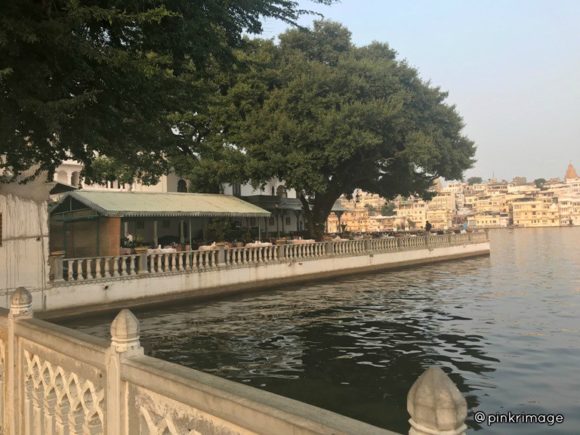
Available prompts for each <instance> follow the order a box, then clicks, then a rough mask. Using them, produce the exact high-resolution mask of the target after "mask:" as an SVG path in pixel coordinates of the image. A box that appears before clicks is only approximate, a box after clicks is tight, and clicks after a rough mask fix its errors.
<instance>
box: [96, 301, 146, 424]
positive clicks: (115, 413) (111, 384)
mask: <svg viewBox="0 0 580 435" xmlns="http://www.w3.org/2000/svg"><path fill="white" fill-rule="evenodd" d="M139 333H140V326H139V320H137V318H136V317H135V315H134V314H133V313H132V312H131V311H129V310H127V309H124V310H121V312H120V313H119V314H118V315H117V317H115V320H113V323H111V346H110V347H109V349H108V350H107V354H106V371H107V387H106V396H105V403H106V406H107V411H106V414H105V433H106V434H107V435H117V434H120V433H123V431H122V430H121V428H122V422H121V419H122V416H123V415H125V418H127V416H126V411H127V410H126V409H125V405H126V404H125V403H124V400H123V393H122V391H121V364H122V363H123V360H124V359H125V358H130V357H133V356H137V357H138V356H141V355H143V348H142V347H141V343H140V340H139V338H140V337H139Z"/></svg>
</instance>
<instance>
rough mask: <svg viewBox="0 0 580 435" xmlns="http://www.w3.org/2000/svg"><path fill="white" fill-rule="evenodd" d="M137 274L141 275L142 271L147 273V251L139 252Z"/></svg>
mask: <svg viewBox="0 0 580 435" xmlns="http://www.w3.org/2000/svg"><path fill="white" fill-rule="evenodd" d="M138 256H139V272H138V274H139V275H143V274H144V273H149V268H148V267H147V251H145V252H143V251H141V252H139V253H138Z"/></svg>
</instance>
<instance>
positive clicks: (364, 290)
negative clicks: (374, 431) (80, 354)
mask: <svg viewBox="0 0 580 435" xmlns="http://www.w3.org/2000/svg"><path fill="white" fill-rule="evenodd" d="M490 234H491V243H492V255H491V256H490V257H480V258H474V259H468V260H461V261H453V262H446V263H439V264H433V265H429V266H421V267H415V268H408V269H404V270H399V271H389V272H384V273H375V274H364V275H357V276H352V277H348V278H342V279H335V280H331V281H325V282H316V283H311V284H307V285H301V286H295V287H287V288H285V289H284V290H280V289H275V290H272V291H266V292H261V293H255V294H247V295H244V296H238V297H231V298H228V299H223V300H218V301H213V302H207V303H201V304H199V303H198V304H192V305H185V304H180V305H178V306H176V307H175V308H171V309H167V308H164V309H160V308H157V309H149V310H146V311H138V312H136V315H137V317H139V319H140V320H141V331H142V343H143V345H144V346H145V348H146V351H147V353H148V354H149V355H152V356H155V357H158V358H162V359H166V360H170V361H173V362H175V363H178V364H182V365H185V366H189V367H192V368H195V369H199V370H203V371H205V372H208V373H212V374H215V375H218V376H222V377H225V378H228V379H231V380H233V381H237V382H242V383H245V384H247V385H252V386H254V387H257V388H262V389H265V390H268V391H271V392H274V393H278V394H281V395H284V396H288V397H291V398H293V399H297V400H301V401H304V402H307V403H311V404H313V405H317V406H320V407H322V408H326V409H329V410H332V411H335V412H338V413H341V414H344V415H347V416H350V417H353V418H356V419H359V420H363V421H366V422H368V423H371V424H374V425H377V426H381V427H384V428H387V429H391V430H394V431H398V432H404V433H406V432H407V431H408V423H407V420H408V415H407V412H406V395H407V392H408V390H409V388H410V387H411V385H412V384H413V382H414V381H415V380H416V379H417V377H418V376H419V375H420V374H421V373H422V372H423V371H424V370H425V369H426V368H427V367H429V366H433V365H436V366H440V367H442V368H443V369H444V370H445V371H446V372H447V373H449V374H450V376H451V378H452V380H453V381H454V382H455V383H456V385H457V386H458V387H459V389H460V390H461V391H462V392H463V393H464V395H465V396H466V398H467V401H468V405H469V421H468V425H469V426H470V427H471V428H472V429H477V430H481V431H482V432H485V433H496V434H505V433H516V434H546V433H554V434H556V433H557V434H577V433H578V432H579V429H578V428H579V427H580V228H578V227H576V228H546V229H518V230H497V231H492V232H491V233H490ZM110 321H111V318H106V317H99V318H89V319H82V320H75V321H69V322H66V323H65V322H63V324H65V325H68V326H72V327H76V328H79V329H81V330H84V331H85V332H88V333H91V334H95V335H98V336H106V337H108V333H109V324H110ZM476 411H484V412H486V413H496V412H508V411H512V412H515V413H521V412H525V413H550V414H557V413H561V414H563V415H564V418H565V422H564V423H563V424H557V425H554V426H551V427H549V426H547V425H540V424H538V425H532V424H519V425H514V424H510V425H507V424H501V425H500V424H497V425H493V426H491V427H488V426H487V425H485V424H478V423H476V422H475V421H474V418H473V417H474V413H475V412H476Z"/></svg>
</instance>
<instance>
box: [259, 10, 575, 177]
mask: <svg viewBox="0 0 580 435" xmlns="http://www.w3.org/2000/svg"><path fill="white" fill-rule="evenodd" d="M300 6H301V7H302V8H304V9H310V10H315V11H317V12H320V13H322V14H323V15H324V17H325V18H326V19H330V20H334V21H338V22H340V23H342V24H344V25H345V26H346V27H348V29H349V30H350V31H351V32H352V39H353V42H354V43H355V44H356V45H366V44H368V43H370V42H372V41H375V40H376V41H380V42H386V43H388V44H389V45H390V46H391V47H392V48H393V49H395V50H396V51H397V52H398V53H399V58H400V59H407V60H408V62H409V63H410V64H411V65H413V66H414V67H415V68H417V69H418V70H419V72H420V74H421V77H422V78H423V79H424V80H430V81H431V83H432V84H433V85H435V86H440V87H441V88H442V89H443V90H445V91H448V92H449V98H448V101H449V102H450V103H451V104H455V105H456V106H457V109H458V111H459V113H460V114H461V115H462V116H463V119H464V121H465V124H466V128H465V133H466V134H467V135H468V136H469V137H470V138H471V139H472V140H474V141H475V142H476V145H477V153H476V159H477V162H476V164H475V166H474V168H473V169H470V170H468V171H466V173H465V177H466V178H468V177H471V176H479V177H482V178H483V179H488V178H491V177H495V178H497V179H506V180H511V179H512V178H513V177H516V176H523V177H526V178H528V179H529V180H533V179H535V178H546V179H547V178H555V177H558V178H562V177H563V176H564V173H565V171H566V167H567V165H568V164H569V163H570V162H572V163H573V164H574V165H575V166H576V167H577V168H578V167H579V166H580V80H578V78H577V77H578V71H580V30H579V29H578V23H579V22H580V1H574V0H556V1H552V2H550V1H547V0H544V1H542V0H525V1H524V0H504V1H502V2H495V1H492V0H481V1H477V2H476V1H465V0H441V1H437V2H433V1H429V0H412V1H402V0H397V1H393V0H342V1H341V3H337V4H334V5H332V6H323V5H318V4H315V3H312V2H311V1H307V0H301V1H300ZM316 18H317V17H315V16H308V17H304V18H302V19H301V20H300V24H302V25H305V26H308V25H310V24H311V22H312V21H313V20H315V19H316ZM287 28H288V25H286V24H285V23H281V22H277V21H273V20H267V21H265V22H264V33H263V34H262V35H261V37H264V38H275V37H276V36H277V35H278V34H279V33H281V32H283V31H284V30H286V29H287Z"/></svg>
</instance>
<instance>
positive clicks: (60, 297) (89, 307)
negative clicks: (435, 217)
mask: <svg viewBox="0 0 580 435" xmlns="http://www.w3.org/2000/svg"><path fill="white" fill-rule="evenodd" d="M489 253H490V246H489V243H488V242H485V243H478V244H470V245H461V246H451V247H441V248H434V249H430V250H428V249H420V250H407V251H397V252H386V253H374V254H365V255H358V256H348V257H345V256H340V257H331V258H315V259H308V260H303V261H291V262H284V263H268V264H259V265H253V266H251V267H243V268H226V269H216V270H210V271H206V272H203V273H197V272H193V273H186V274H183V273H182V274H171V275H163V276H147V275H144V276H143V277H138V278H136V279H125V280H120V281H109V282H91V283H84V284H78V285H76V286H70V285H66V286H64V287H53V288H49V289H46V290H45V291H44V293H45V294H44V301H43V306H38V307H35V312H36V315H37V317H41V318H46V319H57V318H65V317H74V316H80V315H86V314H87V313H95V314H96V313H104V312H110V311H117V310H119V309H121V308H133V309H135V308H139V307H145V306H152V305H163V304H171V303H174V302H176V301H186V300H188V301H195V300H205V299H211V298H216V297H223V296H226V295H231V294H236V293H242V292H250V291H258V290H263V289H266V288H268V289H271V288H272V287H280V286H282V285H286V284H298V283H303V282H308V281H313V280H320V279H327V278H331V277H338V276H345V275H352V274H357V273H368V272H377V271H383V270H390V269H399V268H404V267H409V266H414V265H420V264H431V263H435V262H441V261H449V260H456V259H463V258H470V257H477V256H485V255H489ZM33 300H42V298H40V297H39V296H36V297H35V298H33Z"/></svg>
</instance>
